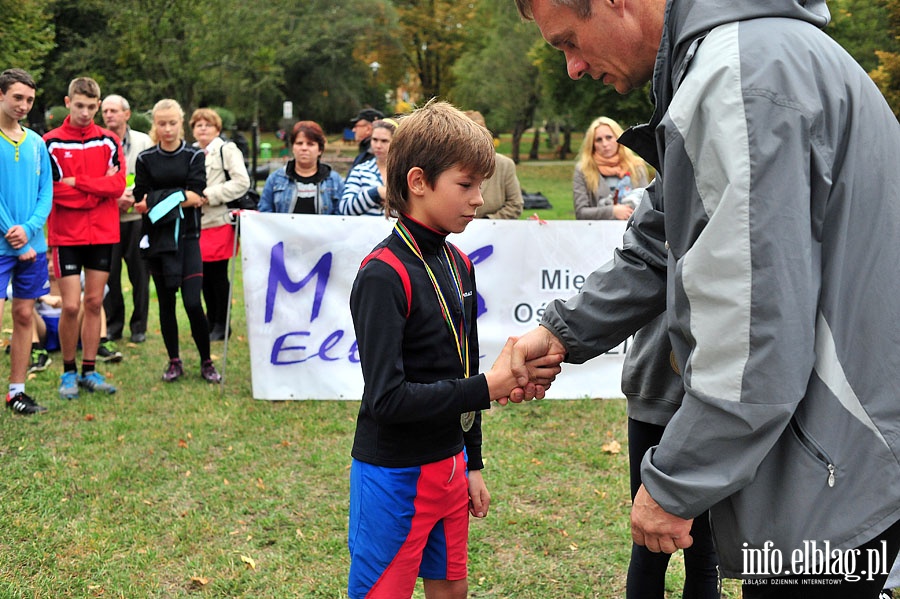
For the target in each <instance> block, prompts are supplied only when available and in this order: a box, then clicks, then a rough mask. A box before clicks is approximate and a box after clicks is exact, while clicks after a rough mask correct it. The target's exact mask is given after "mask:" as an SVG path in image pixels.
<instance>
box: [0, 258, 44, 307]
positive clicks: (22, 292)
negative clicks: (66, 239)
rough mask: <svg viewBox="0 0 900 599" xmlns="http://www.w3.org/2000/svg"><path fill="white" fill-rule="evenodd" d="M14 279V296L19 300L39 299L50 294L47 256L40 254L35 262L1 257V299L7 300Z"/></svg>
mask: <svg viewBox="0 0 900 599" xmlns="http://www.w3.org/2000/svg"><path fill="white" fill-rule="evenodd" d="M10 277H12V296H13V297H17V298H19V299H37V298H39V297H41V296H42V295H46V294H48V293H50V278H49V274H48V270H47V254H44V253H40V254H38V255H37V256H36V257H35V259H34V260H25V261H23V260H19V257H18V256H0V294H2V295H0V298H2V299H6V288H7V287H9V279H10Z"/></svg>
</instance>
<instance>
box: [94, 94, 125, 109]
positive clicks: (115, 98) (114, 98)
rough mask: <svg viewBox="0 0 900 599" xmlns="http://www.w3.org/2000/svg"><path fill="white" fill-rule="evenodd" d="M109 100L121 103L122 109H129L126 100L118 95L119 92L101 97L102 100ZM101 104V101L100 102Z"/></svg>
mask: <svg viewBox="0 0 900 599" xmlns="http://www.w3.org/2000/svg"><path fill="white" fill-rule="evenodd" d="M107 100H110V101H112V102H118V103H119V104H121V105H122V110H131V106H130V105H129V104H128V100H126V99H125V98H123V97H122V96H120V95H119V94H110V95H108V96H106V97H105V98H103V102H106V101H107ZM101 105H102V102H101Z"/></svg>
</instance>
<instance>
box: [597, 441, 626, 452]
mask: <svg viewBox="0 0 900 599" xmlns="http://www.w3.org/2000/svg"><path fill="white" fill-rule="evenodd" d="M600 449H602V450H603V452H604V453H612V454H616V453H620V452H621V451H622V445H621V444H620V443H619V442H618V441H616V440H615V439H613V440H612V441H610V442H609V443H604V444H603V445H601V446H600Z"/></svg>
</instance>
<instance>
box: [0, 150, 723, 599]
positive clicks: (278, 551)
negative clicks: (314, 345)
mask: <svg viewBox="0 0 900 599" xmlns="http://www.w3.org/2000/svg"><path fill="white" fill-rule="evenodd" d="M519 176H520V178H521V179H522V184H523V186H524V187H525V188H526V189H527V190H532V189H534V190H539V191H542V192H543V193H544V194H545V195H547V196H548V197H551V196H552V199H551V202H552V203H553V204H554V210H564V209H566V208H568V209H571V208H570V206H571V199H570V198H569V199H568V200H567V201H564V200H563V198H562V197H561V196H562V195H563V194H564V193H565V192H564V190H565V189H566V188H568V187H569V186H570V180H571V179H570V177H571V165H569V164H565V163H560V164H551V163H547V164H544V163H537V164H535V163H524V164H522V165H520V167H519ZM554 190H555V191H554ZM564 205H565V206H564ZM544 218H549V216H544ZM235 288H236V289H235V298H236V299H235V302H234V304H233V308H234V315H233V317H234V331H235V333H234V335H233V336H232V337H231V340H230V342H229V351H228V362H227V367H226V369H225V373H224V374H225V376H226V384H225V386H224V388H218V387H213V386H210V385H208V384H207V383H205V382H204V381H203V380H202V379H201V378H200V375H199V358H198V357H197V354H196V350H195V348H194V346H193V342H192V341H191V339H190V336H189V333H188V327H187V323H186V322H185V320H184V318H183V317H182V320H181V321H180V332H181V348H182V349H181V354H182V358H183V359H184V361H185V365H186V376H185V377H184V378H183V380H180V381H178V382H176V383H174V384H164V383H163V382H162V381H161V380H160V376H161V374H162V372H163V370H164V368H165V366H166V357H165V350H164V348H163V345H162V340H161V337H160V334H159V327H158V324H157V323H158V320H157V318H158V317H157V306H156V304H155V301H153V302H151V315H150V322H151V327H150V330H149V331H148V341H147V342H146V343H144V344H141V345H133V344H127V343H126V344H120V346H119V348H120V350H121V351H122V352H123V353H124V354H125V359H124V361H123V362H121V363H120V364H106V365H101V367H100V370H101V372H102V373H103V374H105V375H106V376H107V377H108V378H109V380H111V381H112V382H114V383H115V384H116V385H118V387H119V392H118V393H117V394H115V395H112V396H96V395H90V394H83V396H82V398H81V399H78V400H75V401H63V400H61V399H59V398H58V396H57V394H56V386H57V384H58V377H59V373H60V371H61V358H60V356H59V354H58V353H56V354H53V359H54V364H53V365H52V366H51V367H50V369H49V370H47V371H45V372H43V373H39V374H37V375H36V376H34V377H33V378H31V380H29V381H28V390H29V393H31V394H32V395H34V396H35V397H36V398H37V399H38V400H39V401H40V403H42V404H44V405H46V406H47V407H49V408H50V411H49V412H48V413H47V414H43V415H41V416H36V417H28V418H26V417H20V416H16V415H13V414H12V413H10V412H9V410H3V412H2V413H0V598H3V599H25V598H48V599H57V598H63V597H65V598H68V597H73V598H82V597H102V598H110V597H116V598H127V599H130V598H179V597H216V598H220V597H221V598H224V597H242V598H243V597H245V598H254V599H257V598H262V599H267V598H272V599H281V598H286V597H302V598H322V599H338V598H342V597H345V595H346V591H345V588H346V576H347V571H348V567H349V560H348V555H347V549H346V525H347V502H348V474H349V470H348V468H349V463H350V455H349V454H350V447H351V444H352V438H353V430H354V423H355V418H356V412H357V410H358V407H359V404H358V402H356V401H334V402H315V401H309V402H262V401H256V400H253V399H252V396H251V387H250V376H249V371H248V369H249V349H248V345H247V340H246V324H245V319H244V311H243V302H242V298H243V295H242V290H241V281H240V276H239V274H238V280H237V281H236V284H235ZM126 301H127V302H130V298H128V297H126ZM4 322H5V323H6V328H8V326H9V315H8V314H7V315H6V317H5V321H4ZM222 349H223V344H222V343H221V342H220V343H215V344H213V354H214V356H215V359H216V362H217V364H218V365H219V367H220V370H221V368H222V366H223V360H222V357H223V356H222ZM3 360H6V364H7V366H6V367H7V368H8V358H5V357H4V356H3V354H0V361H3ZM298 384H302V381H299V382H298ZM625 421H626V416H625V402H624V400H599V399H583V400H575V401H553V402H550V401H545V402H534V403H530V404H523V405H519V406H507V407H503V408H495V409H494V410H491V411H490V412H488V413H487V414H486V416H485V460H486V470H485V479H486V481H487V484H488V488H489V490H490V492H491V494H492V497H493V500H492V505H491V511H490V514H489V515H488V517H487V518H486V519H484V520H473V522H472V526H471V540H470V580H469V584H470V596H471V597H473V598H483V599H487V598H497V599H500V598H509V599H513V598H515V599H548V598H549V599H566V598H572V599H581V598H604V599H606V598H609V599H612V598H621V597H624V587H625V573H626V570H627V566H628V558H629V552H630V534H629V520H628V514H629V507H630V499H629V491H628V488H629V487H628V458H627V439H626V432H625ZM610 441H617V442H618V443H619V444H620V445H621V451H619V452H617V453H616V452H610V451H606V450H604V449H603V446H604V444H606V443H608V442H610ZM250 562H252V565H251V563H250ZM669 571H670V575H669V582H668V593H667V595H668V597H678V596H680V590H679V589H680V585H681V584H682V582H683V561H682V559H681V555H680V553H679V554H676V555H675V556H674V557H673V564H672V566H670V569H669ZM725 588H726V594H725V596H726V597H730V598H734V597H739V596H740V591H739V586H738V585H736V584H734V583H733V582H730V583H728V584H726V587H725ZM423 596H424V595H423V593H422V590H421V584H419V586H418V587H417V590H416V594H415V597H416V598H421V597H423Z"/></svg>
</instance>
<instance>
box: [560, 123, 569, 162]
mask: <svg viewBox="0 0 900 599" xmlns="http://www.w3.org/2000/svg"><path fill="white" fill-rule="evenodd" d="M571 153H572V125H570V124H569V123H566V124H564V125H563V142H562V145H561V146H559V159H560V160H567V159H568V157H569V154H571Z"/></svg>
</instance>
